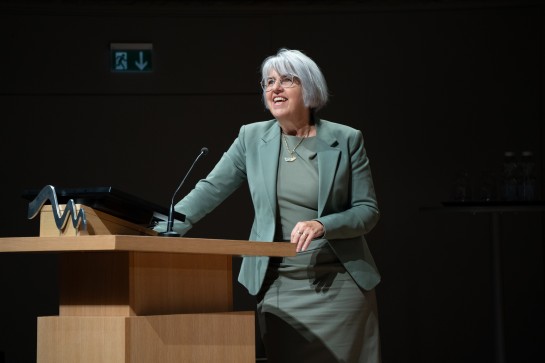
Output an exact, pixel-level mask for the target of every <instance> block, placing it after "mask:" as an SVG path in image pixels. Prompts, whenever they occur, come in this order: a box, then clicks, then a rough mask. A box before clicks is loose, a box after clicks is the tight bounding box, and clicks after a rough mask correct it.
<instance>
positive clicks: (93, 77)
mask: <svg viewBox="0 0 545 363" xmlns="http://www.w3.org/2000/svg"><path fill="white" fill-rule="evenodd" d="M543 16H544V14H543V6H541V5H539V3H538V2H536V3H533V2H523V1H503V2H475V1H418V2H416V1H406V2H398V3H396V2H383V3H382V2H371V1H350V2H344V1H340V2H339V1H337V2H335V1H330V2H300V1H292V2H284V1H281V2H275V3H273V2H251V1H240V2H237V1H231V2H230V1H223V2H187V1H186V2H184V1H178V2H175V1H161V2H152V1H147V2H144V1H136V2H135V1H126V2H123V1H117V2H105V1H104V2H103V1H98V0H97V1H79V2H64V1H48V2H32V1H24V2H10V1H4V2H2V3H0V40H1V46H2V51H1V52H0V120H1V129H0V130H1V131H0V170H1V172H2V178H1V188H0V200H1V201H2V208H1V211H0V214H1V221H2V223H1V224H0V236H2V237H8V236H33V235H37V234H38V222H37V221H35V220H33V221H28V220H26V208H27V202H26V201H25V200H23V199H22V198H21V192H22V191H23V190H24V189H26V188H40V187H42V186H44V185H46V184H52V185H55V186H57V187H77V186H114V187H116V188H118V189H121V190H123V191H125V192H128V193H131V194H134V195H136V196H138V197H141V198H143V199H146V200H149V201H151V202H154V203H157V204H161V205H165V206H166V205H168V202H169V200H170V197H171V194H172V192H173V191H174V189H175V187H176V185H177V183H178V182H179V180H180V179H181V178H182V176H183V175H184V173H185V171H186V170H187V168H188V167H189V166H190V164H191V162H192V160H193V158H194V157H195V156H196V155H197V154H198V152H199V150H200V148H201V147H202V146H207V147H208V148H209V149H210V154H209V156H207V158H206V159H204V160H202V162H201V163H200V165H198V166H197V168H196V169H195V170H194V171H193V174H192V177H191V179H192V180H190V182H189V184H194V183H195V181H196V180H197V179H198V178H201V177H203V176H205V175H206V173H207V172H208V171H209V170H210V169H211V168H212V166H213V165H214V163H215V162H216V161H217V160H218V159H219V158H220V157H221V155H222V153H223V152H224V151H225V150H226V149H227V147H228V146H229V145H230V143H231V142H232V140H233V139H234V138H235V137H236V134H237V131H238V129H239V127H240V126H241V125H242V124H244V123H249V122H253V121H258V120H264V119H268V118H269V114H268V113H267V112H266V110H265V109H264V107H263V105H262V103H261V100H260V88H259V86H258V81H259V74H258V70H259V66H260V63H261V61H262V60H263V59H264V58H265V57H266V56H268V55H270V54H273V53H275V52H276V51H277V50H278V48H280V47H288V48H295V49H300V50H302V51H304V52H305V53H307V54H308V55H309V56H310V57H312V58H313V59H314V60H315V61H316V62H317V63H318V64H319V65H320V67H321V68H322V70H323V72H324V74H325V76H326V79H327V80H328V84H329V86H330V90H331V95H332V97H331V102H330V104H329V105H328V106H327V107H326V108H325V109H324V110H323V111H321V113H320V117H322V118H325V119H330V120H333V121H337V122H341V123H345V124H348V125H351V126H353V127H356V128H359V129H361V130H362V131H363V133H364V137H365V140H366V146H367V151H368V154H369V156H370V160H371V165H372V169H373V175H374V180H375V184H376V189H377V194H378V199H379V204H380V207H381V210H382V219H381V221H380V223H379V225H378V226H377V227H376V228H375V230H374V231H372V232H371V233H370V234H369V236H368V239H369V241H370V247H371V249H372V251H373V253H374V256H375V259H376V260H377V263H378V266H379V268H380V270H381V272H382V275H383V281H382V283H381V285H379V287H378V288H377V293H378V300H379V309H380V319H381V329H382V334H381V335H382V348H383V358H384V362H385V363H386V362H387V363H393V362H419V363H424V362H434V363H435V362H492V361H493V360H494V339H493V328H494V315H493V308H492V307H493V300H492V275H491V270H492V266H491V261H492V257H491V244H490V239H491V236H490V216H489V215H488V214H475V215H473V214H465V213H435V212H429V211H423V210H422V208H423V207H426V206H440V205H441V202H442V201H446V200H448V199H449V198H450V196H451V189H452V186H453V181H454V179H455V177H456V175H457V174H458V173H459V172H461V171H463V170H465V171H466V172H467V173H468V175H469V177H470V182H471V186H472V188H473V190H474V192H475V193H474V196H475V198H478V193H477V191H478V189H479V188H480V186H481V185H482V183H483V180H484V178H485V177H487V176H488V175H490V174H492V175H493V176H494V177H496V178H497V177H498V175H499V173H500V171H501V162H502V155H503V152H504V151H506V150H512V151H515V152H517V153H518V154H520V152H521V151H523V150H533V151H534V153H535V155H536V158H537V162H538V170H537V172H538V178H539V179H538V180H539V182H540V185H539V193H540V195H541V196H542V195H543V193H542V188H543V178H542V172H543V166H544V165H543V143H544V140H545V135H544V128H543V121H544V120H543V100H544V99H543V81H544V77H543V69H544V61H543V49H544V42H543V36H544V29H543ZM117 42H125V43H131V42H136V43H142V42H147V43H153V47H154V59H153V61H154V65H153V67H154V70H153V72H152V73H150V74H114V73H112V72H110V58H109V46H110V43H117ZM496 180H497V179H496ZM188 190H189V186H187V187H186V188H185V190H183V191H182V193H181V194H185V193H187V192H188ZM252 216H253V212H252V209H251V203H250V200H249V198H248V195H247V193H246V190H245V188H243V189H242V190H240V191H238V192H237V193H235V194H234V195H233V196H232V197H231V198H230V199H229V200H228V201H227V202H226V203H225V204H223V205H222V206H221V207H220V208H218V209H217V210H216V211H214V212H213V213H212V214H211V215H209V216H208V217H207V218H206V219H205V220H203V221H202V222H201V223H200V224H199V225H198V226H197V227H196V228H195V229H194V230H192V231H191V233H190V235H191V236H198V237H210V238H230V239H245V238H247V236H248V233H249V227H250V224H251V219H252ZM501 222H502V224H501V227H502V228H501V245H502V255H501V257H502V262H503V265H502V266H503V271H502V274H503V280H502V283H503V288H504V299H505V300H504V315H505V337H506V355H507V361H508V362H517V363H518V362H542V361H544V360H545V353H544V351H543V348H542V347H543V346H544V344H545V309H544V306H545V297H544V296H545V293H544V287H545V282H544V275H545V269H544V252H543V241H544V230H543V215H541V214H539V213H516V214H513V213H507V214H502V216H501ZM0 243H1V242H0ZM235 262H237V263H238V262H239V261H238V260H236V261H235ZM235 265H236V264H235ZM235 273H236V272H235ZM56 278H57V256H56V255H55V254H24V255H20V254H9V255H8V254H3V255H0V357H2V352H3V353H4V355H5V362H10V363H12V362H33V361H34V360H35V349H36V336H35V334H36V333H35V331H36V317H37V316H43V315H54V314H56V313H57V304H58V299H57V294H58V287H57V281H56ZM235 295H236V301H235V305H236V307H237V308H238V309H244V310H249V309H250V310H251V309H252V308H253V300H252V298H251V297H250V296H248V295H247V294H246V293H245V291H244V290H243V289H242V288H241V287H240V286H239V285H238V284H235ZM257 354H258V356H261V355H262V354H263V352H262V349H261V347H260V346H259V345H258V352H257ZM0 361H1V358H0Z"/></svg>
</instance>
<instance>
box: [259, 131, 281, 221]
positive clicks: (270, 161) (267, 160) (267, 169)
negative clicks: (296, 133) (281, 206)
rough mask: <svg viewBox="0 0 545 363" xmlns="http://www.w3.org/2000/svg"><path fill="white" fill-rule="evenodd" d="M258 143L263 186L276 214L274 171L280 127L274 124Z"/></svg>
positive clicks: (275, 171)
mask: <svg viewBox="0 0 545 363" xmlns="http://www.w3.org/2000/svg"><path fill="white" fill-rule="evenodd" d="M261 140H262V143H261V144H260V145H259V148H258V152H259V160H260V162H261V165H260V168H261V172H262V174H263V187H264V189H265V191H266V193H267V199H268V200H269V204H270V207H271V211H272V212H273V213H272V214H273V216H274V215H275V214H276V173H277V171H278V155H279V153H280V127H279V126H278V125H276V124H275V127H272V128H271V129H269V130H268V131H267V133H265V135H263V137H262V138H261Z"/></svg>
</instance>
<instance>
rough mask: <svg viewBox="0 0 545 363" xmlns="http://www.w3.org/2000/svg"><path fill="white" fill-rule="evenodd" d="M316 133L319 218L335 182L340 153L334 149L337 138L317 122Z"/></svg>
mask: <svg viewBox="0 0 545 363" xmlns="http://www.w3.org/2000/svg"><path fill="white" fill-rule="evenodd" d="M316 133H317V138H318V140H319V142H317V143H316V145H317V150H316V153H317V158H318V193H319V195H318V216H321V215H322V213H323V211H324V208H325V205H326V203H327V200H328V199H329V194H330V193H331V187H332V186H333V181H334V180H335V174H336V171H337V167H338V165H339V160H340V156H341V151H340V150H339V149H338V148H337V147H336V146H337V145H338V144H339V142H338V141H337V138H336V137H335V136H334V135H333V134H332V133H330V132H329V131H328V130H327V129H326V128H324V127H323V124H322V123H321V122H320V121H319V120H318V121H317V122H316Z"/></svg>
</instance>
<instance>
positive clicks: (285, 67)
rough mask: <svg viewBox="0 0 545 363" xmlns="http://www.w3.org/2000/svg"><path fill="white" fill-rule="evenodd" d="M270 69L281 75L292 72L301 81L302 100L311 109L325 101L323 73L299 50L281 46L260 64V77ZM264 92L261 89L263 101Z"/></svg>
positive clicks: (325, 85) (327, 96) (266, 75)
mask: <svg viewBox="0 0 545 363" xmlns="http://www.w3.org/2000/svg"><path fill="white" fill-rule="evenodd" d="M272 70H275V71H276V72H278V74H279V75H281V76H283V75H287V74H292V75H294V76H296V77H297V78H298V79H299V80H300V81H301V86H302V87H303V101H304V103H305V106H307V107H309V108H310V109H311V110H314V111H317V110H319V109H320V108H322V107H323V106H325V104H326V103H327V100H328V98H329V95H328V92H327V84H326V81H325V78H324V75H323V74H322V71H320V68H319V67H318V65H317V64H316V63H315V62H314V61H313V60H312V59H310V58H309V57H308V56H307V55H305V54H303V53H302V52H301V51H299V50H294V49H286V48H281V49H280V50H279V51H278V53H276V55H271V56H270V57H267V58H266V59H265V60H264V61H263V64H262V65H261V78H262V79H266V78H267V77H268V76H269V73H270V72H271V71H272ZM265 94H266V92H265V91H263V101H265ZM265 107H267V102H266V101H265Z"/></svg>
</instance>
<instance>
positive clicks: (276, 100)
mask: <svg viewBox="0 0 545 363" xmlns="http://www.w3.org/2000/svg"><path fill="white" fill-rule="evenodd" d="M269 78H272V79H274V80H275V81H276V82H275V83H274V86H273V87H272V90H270V91H268V92H265V99H266V101H267V106H268V107H269V110H270V111H271V113H272V115H273V116H274V117H275V118H276V119H277V120H279V121H281V120H282V119H294V118H295V119H296V118H300V117H307V116H308V109H307V107H305V103H304V101H303V87H301V83H300V82H299V80H298V79H297V78H294V81H293V86H291V87H283V86H282V85H281V84H280V79H281V78H282V76H281V75H280V74H278V72H277V71H275V70H272V71H271V72H269Z"/></svg>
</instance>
